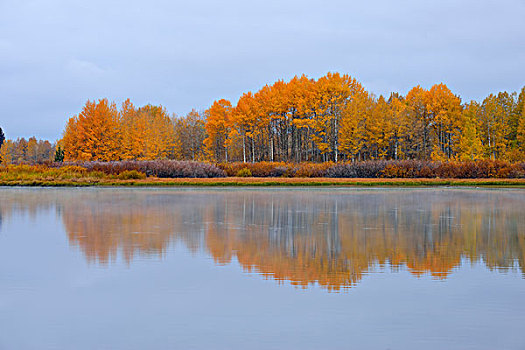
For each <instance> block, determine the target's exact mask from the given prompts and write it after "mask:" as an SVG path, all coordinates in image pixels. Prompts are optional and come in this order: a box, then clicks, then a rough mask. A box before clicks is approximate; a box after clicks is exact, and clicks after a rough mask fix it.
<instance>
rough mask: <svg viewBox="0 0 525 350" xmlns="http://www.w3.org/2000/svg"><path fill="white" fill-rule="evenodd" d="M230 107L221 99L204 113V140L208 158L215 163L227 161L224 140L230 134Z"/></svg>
mask: <svg viewBox="0 0 525 350" xmlns="http://www.w3.org/2000/svg"><path fill="white" fill-rule="evenodd" d="M231 113H232V105H231V103H230V101H228V100H225V99H221V100H218V101H215V102H213V105H212V106H211V107H210V108H209V109H208V110H207V111H206V115H207V122H206V133H207V137H206V139H204V145H205V147H206V153H207V154H208V157H210V158H211V159H213V160H216V161H223V160H224V161H228V148H227V142H226V139H227V137H228V134H229V132H230V117H231Z"/></svg>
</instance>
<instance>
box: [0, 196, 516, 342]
mask: <svg viewBox="0 0 525 350" xmlns="http://www.w3.org/2000/svg"><path fill="white" fill-rule="evenodd" d="M524 268H525V190H488V189H453V188H451V189H444V188H437V189H336V188H331V189H311V188H304V189H238V188H224V189H223V188H221V189H191V188H184V189H126V188H122V189H110V188H99V189H94V188H88V189H41V188H35V189H22V188H0V349H402V350H406V349H418V350H420V349H426V350H428V349H491V350H492V349H525V332H524V330H525V273H524V272H525V270H524Z"/></svg>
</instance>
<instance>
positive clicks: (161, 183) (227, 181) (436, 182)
mask: <svg viewBox="0 0 525 350" xmlns="http://www.w3.org/2000/svg"><path fill="white" fill-rule="evenodd" d="M0 186H9V187H13V186H25V187H190V186H193V187H200V186H202V187H207V186H209V187H226V186H231V187H243V186H245V187H254V186H257V187H265V186H274V187H444V186H458V187H505V188H525V179H497V178H488V179H486V178H485V179H440V178H392V179H386V178H326V177H322V178H283V177H277V178H267V177H264V178H258V177H223V178H155V177H150V178H146V179H133V180H118V179H100V178H75V179H66V180H65V179H49V178H47V179H31V180H0Z"/></svg>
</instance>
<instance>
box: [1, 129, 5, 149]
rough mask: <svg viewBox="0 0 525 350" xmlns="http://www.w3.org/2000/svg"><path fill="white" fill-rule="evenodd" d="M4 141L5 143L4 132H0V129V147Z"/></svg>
mask: <svg viewBox="0 0 525 350" xmlns="http://www.w3.org/2000/svg"><path fill="white" fill-rule="evenodd" d="M4 141H5V135H4V131H3V130H2V128H0V147H2V145H3V144H4Z"/></svg>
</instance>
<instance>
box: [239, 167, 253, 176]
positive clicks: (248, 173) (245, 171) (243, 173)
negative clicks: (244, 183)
mask: <svg viewBox="0 0 525 350" xmlns="http://www.w3.org/2000/svg"><path fill="white" fill-rule="evenodd" d="M236 176H237V177H252V172H251V171H250V169H247V168H242V169H241V170H239V171H238V172H237V174H236Z"/></svg>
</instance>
